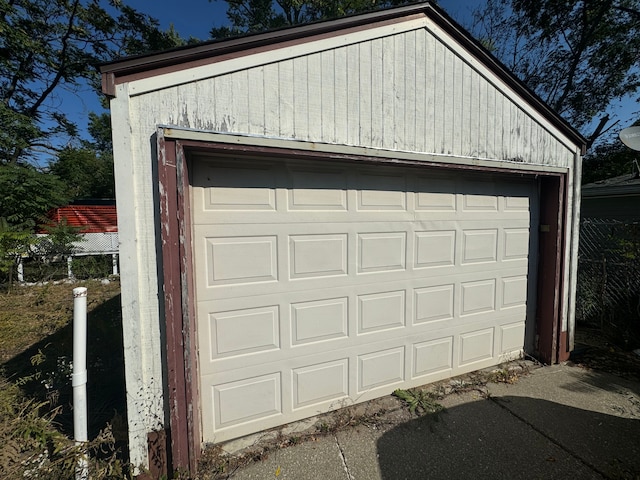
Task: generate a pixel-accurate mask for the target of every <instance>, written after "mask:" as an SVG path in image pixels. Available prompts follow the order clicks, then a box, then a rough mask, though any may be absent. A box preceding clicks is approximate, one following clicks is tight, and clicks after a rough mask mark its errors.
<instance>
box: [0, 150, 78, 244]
mask: <svg viewBox="0 0 640 480" xmlns="http://www.w3.org/2000/svg"><path fill="white" fill-rule="evenodd" d="M0 192H2V195H0V216H2V217H4V218H5V220H6V221H7V223H8V224H9V225H10V226H12V227H15V228H19V229H22V230H25V231H28V230H33V228H35V226H36V225H37V224H38V223H39V219H41V218H42V217H44V215H45V214H46V213H47V212H48V211H49V210H50V209H51V208H53V207H57V206H60V205H64V204H65V203H67V201H68V199H69V196H68V192H67V189H66V187H65V185H64V183H63V182H61V181H60V179H59V178H58V177H57V176H55V175H52V174H50V173H45V172H43V171H41V170H38V169H36V168H35V167H33V166H31V165H27V164H20V163H10V164H5V165H0Z"/></svg>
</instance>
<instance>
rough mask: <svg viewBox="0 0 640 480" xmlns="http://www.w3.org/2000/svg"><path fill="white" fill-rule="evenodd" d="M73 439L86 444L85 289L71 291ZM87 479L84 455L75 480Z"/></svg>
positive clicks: (81, 456)
mask: <svg viewBox="0 0 640 480" xmlns="http://www.w3.org/2000/svg"><path fill="white" fill-rule="evenodd" d="M71 386H72V387H73V437H74V439H75V441H76V444H82V443H85V442H87V441H88V440H89V439H88V433H87V430H88V429H87V289H86V288H85V287H78V288H74V289H73V373H72V374H71ZM88 477H89V463H88V460H87V456H86V454H82V455H80V456H79V458H78V464H77V465H76V480H86V479H87V478H88Z"/></svg>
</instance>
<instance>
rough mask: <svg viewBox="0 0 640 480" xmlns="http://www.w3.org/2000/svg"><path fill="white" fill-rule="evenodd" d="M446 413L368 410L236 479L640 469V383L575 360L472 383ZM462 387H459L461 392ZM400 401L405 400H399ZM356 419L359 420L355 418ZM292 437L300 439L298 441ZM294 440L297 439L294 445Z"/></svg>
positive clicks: (625, 474)
mask: <svg viewBox="0 0 640 480" xmlns="http://www.w3.org/2000/svg"><path fill="white" fill-rule="evenodd" d="M461 390H462V391H459V390H458V389H454V390H453V392H454V393H451V394H449V395H445V396H444V397H443V398H442V399H441V400H440V403H441V404H442V405H443V406H444V407H446V410H445V411H444V412H440V413H438V414H431V415H425V416H423V417H416V416H415V415H411V414H410V413H409V412H408V409H406V408H400V409H399V408H395V409H394V408H391V407H393V405H392V403H393V402H391V403H390V404H389V405H386V407H387V408H388V409H383V410H382V411H381V413H379V414H378V413H375V412H372V410H371V408H365V409H364V410H363V412H364V414H363V416H362V417H357V416H356V417H357V418H356V417H354V418H351V417H350V418H349V420H350V421H349V422H348V423H341V424H340V426H339V427H338V428H336V429H334V430H331V431H330V432H329V433H328V434H326V435H324V436H318V435H312V436H311V437H310V438H312V439H313V441H307V442H305V443H297V444H295V445H293V446H290V447H288V448H286V449H282V450H277V451H273V452H272V453H270V455H269V456H268V458H267V459H266V460H264V461H262V462H260V463H254V464H252V465H249V466H247V467H245V468H243V469H240V470H238V471H237V472H235V473H234V475H232V476H231V477H229V478H234V479H235V478H237V479H241V480H244V479H267V478H289V479H292V478H296V479H301V480H314V479H319V480H343V479H346V480H377V479H381V480H398V479H403V478H407V479H409V478H411V479H415V478H429V479H430V480H431V479H447V480H448V479H450V478H456V479H477V478H491V479H510V480H511V479H516V480H517V479H527V480H529V479H536V478H540V479H556V478H557V479H563V480H564V479H566V478H581V479H601V478H637V476H638V475H640V442H638V438H640V400H639V399H640V383H638V382H630V381H625V380H622V379H620V378H618V377H614V376H611V375H607V374H604V373H595V372H590V371H586V370H583V369H580V368H576V367H570V366H567V365H560V366H553V367H543V368H538V369H535V370H534V371H533V372H532V373H530V374H529V375H526V376H523V377H521V378H520V379H519V380H518V381H516V382H515V383H514V384H502V383H500V384H491V383H490V384H488V385H486V386H484V384H483V382H480V381H477V382H475V383H474V382H473V381H471V382H467V384H465V385H464V388H462V389H461ZM455 392H457V393H455ZM395 401H396V406H397V405H398V404H397V399H395ZM351 420H353V421H351ZM289 443H291V442H289ZM294 443H295V442H294Z"/></svg>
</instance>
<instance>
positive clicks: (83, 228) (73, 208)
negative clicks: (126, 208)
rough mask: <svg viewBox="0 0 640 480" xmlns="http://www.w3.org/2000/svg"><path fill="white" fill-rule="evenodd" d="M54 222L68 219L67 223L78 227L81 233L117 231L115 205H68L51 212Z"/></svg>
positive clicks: (50, 216) (50, 215)
mask: <svg viewBox="0 0 640 480" xmlns="http://www.w3.org/2000/svg"><path fill="white" fill-rule="evenodd" d="M48 217H49V218H50V219H51V220H52V221H53V223H60V222H62V221H64V220H66V222H67V225H70V226H72V227H78V228H79V229H80V231H79V233H105V232H117V231H118V220H117V216H116V206H115V205H67V206H66V207H59V208H55V209H53V210H52V211H51V212H49V215H48Z"/></svg>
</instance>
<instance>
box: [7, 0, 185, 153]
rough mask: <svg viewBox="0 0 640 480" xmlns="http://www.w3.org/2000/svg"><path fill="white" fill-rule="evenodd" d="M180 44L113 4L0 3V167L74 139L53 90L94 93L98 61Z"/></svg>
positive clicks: (63, 0)
mask: <svg viewBox="0 0 640 480" xmlns="http://www.w3.org/2000/svg"><path fill="white" fill-rule="evenodd" d="M105 4H108V6H107V5H105ZM103 5H104V6H103ZM111 12H113V14H112V13H111ZM181 43H183V41H182V39H180V37H179V36H178V35H177V34H176V32H175V31H173V29H170V30H169V31H167V32H163V31H161V30H160V29H159V28H158V22H157V20H155V19H153V18H151V17H149V16H148V15H144V14H141V13H139V12H137V11H136V10H134V9H132V8H131V7H127V6H125V5H123V4H122V2H121V1H119V0H108V2H101V3H99V2H98V1H95V0H55V1H51V0H0V121H1V122H2V126H3V128H2V132H1V133H0V164H6V163H17V162H19V161H21V160H22V161H24V160H27V159H30V156H31V155H32V154H33V153H35V152H42V151H45V152H52V151H56V150H57V149H58V147H57V145H60V144H63V143H67V141H68V140H69V139H73V138H75V137H76V136H77V134H78V129H77V126H76V125H75V124H74V123H73V122H72V121H71V120H70V119H69V118H68V117H67V115H66V114H65V113H64V112H62V111H61V110H60V108H59V104H60V98H59V95H58V92H60V91H62V90H66V91H70V92H78V91H79V90H81V89H83V88H86V85H87V84H90V85H93V86H94V88H96V89H97V88H98V86H99V75H98V72H97V70H96V68H95V66H96V65H97V64H98V63H100V62H105V61H108V60H113V59H114V58H117V57H119V56H121V55H130V54H138V53H143V52H147V51H152V50H160V49H165V48H170V47H173V46H176V45H179V44H181Z"/></svg>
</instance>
